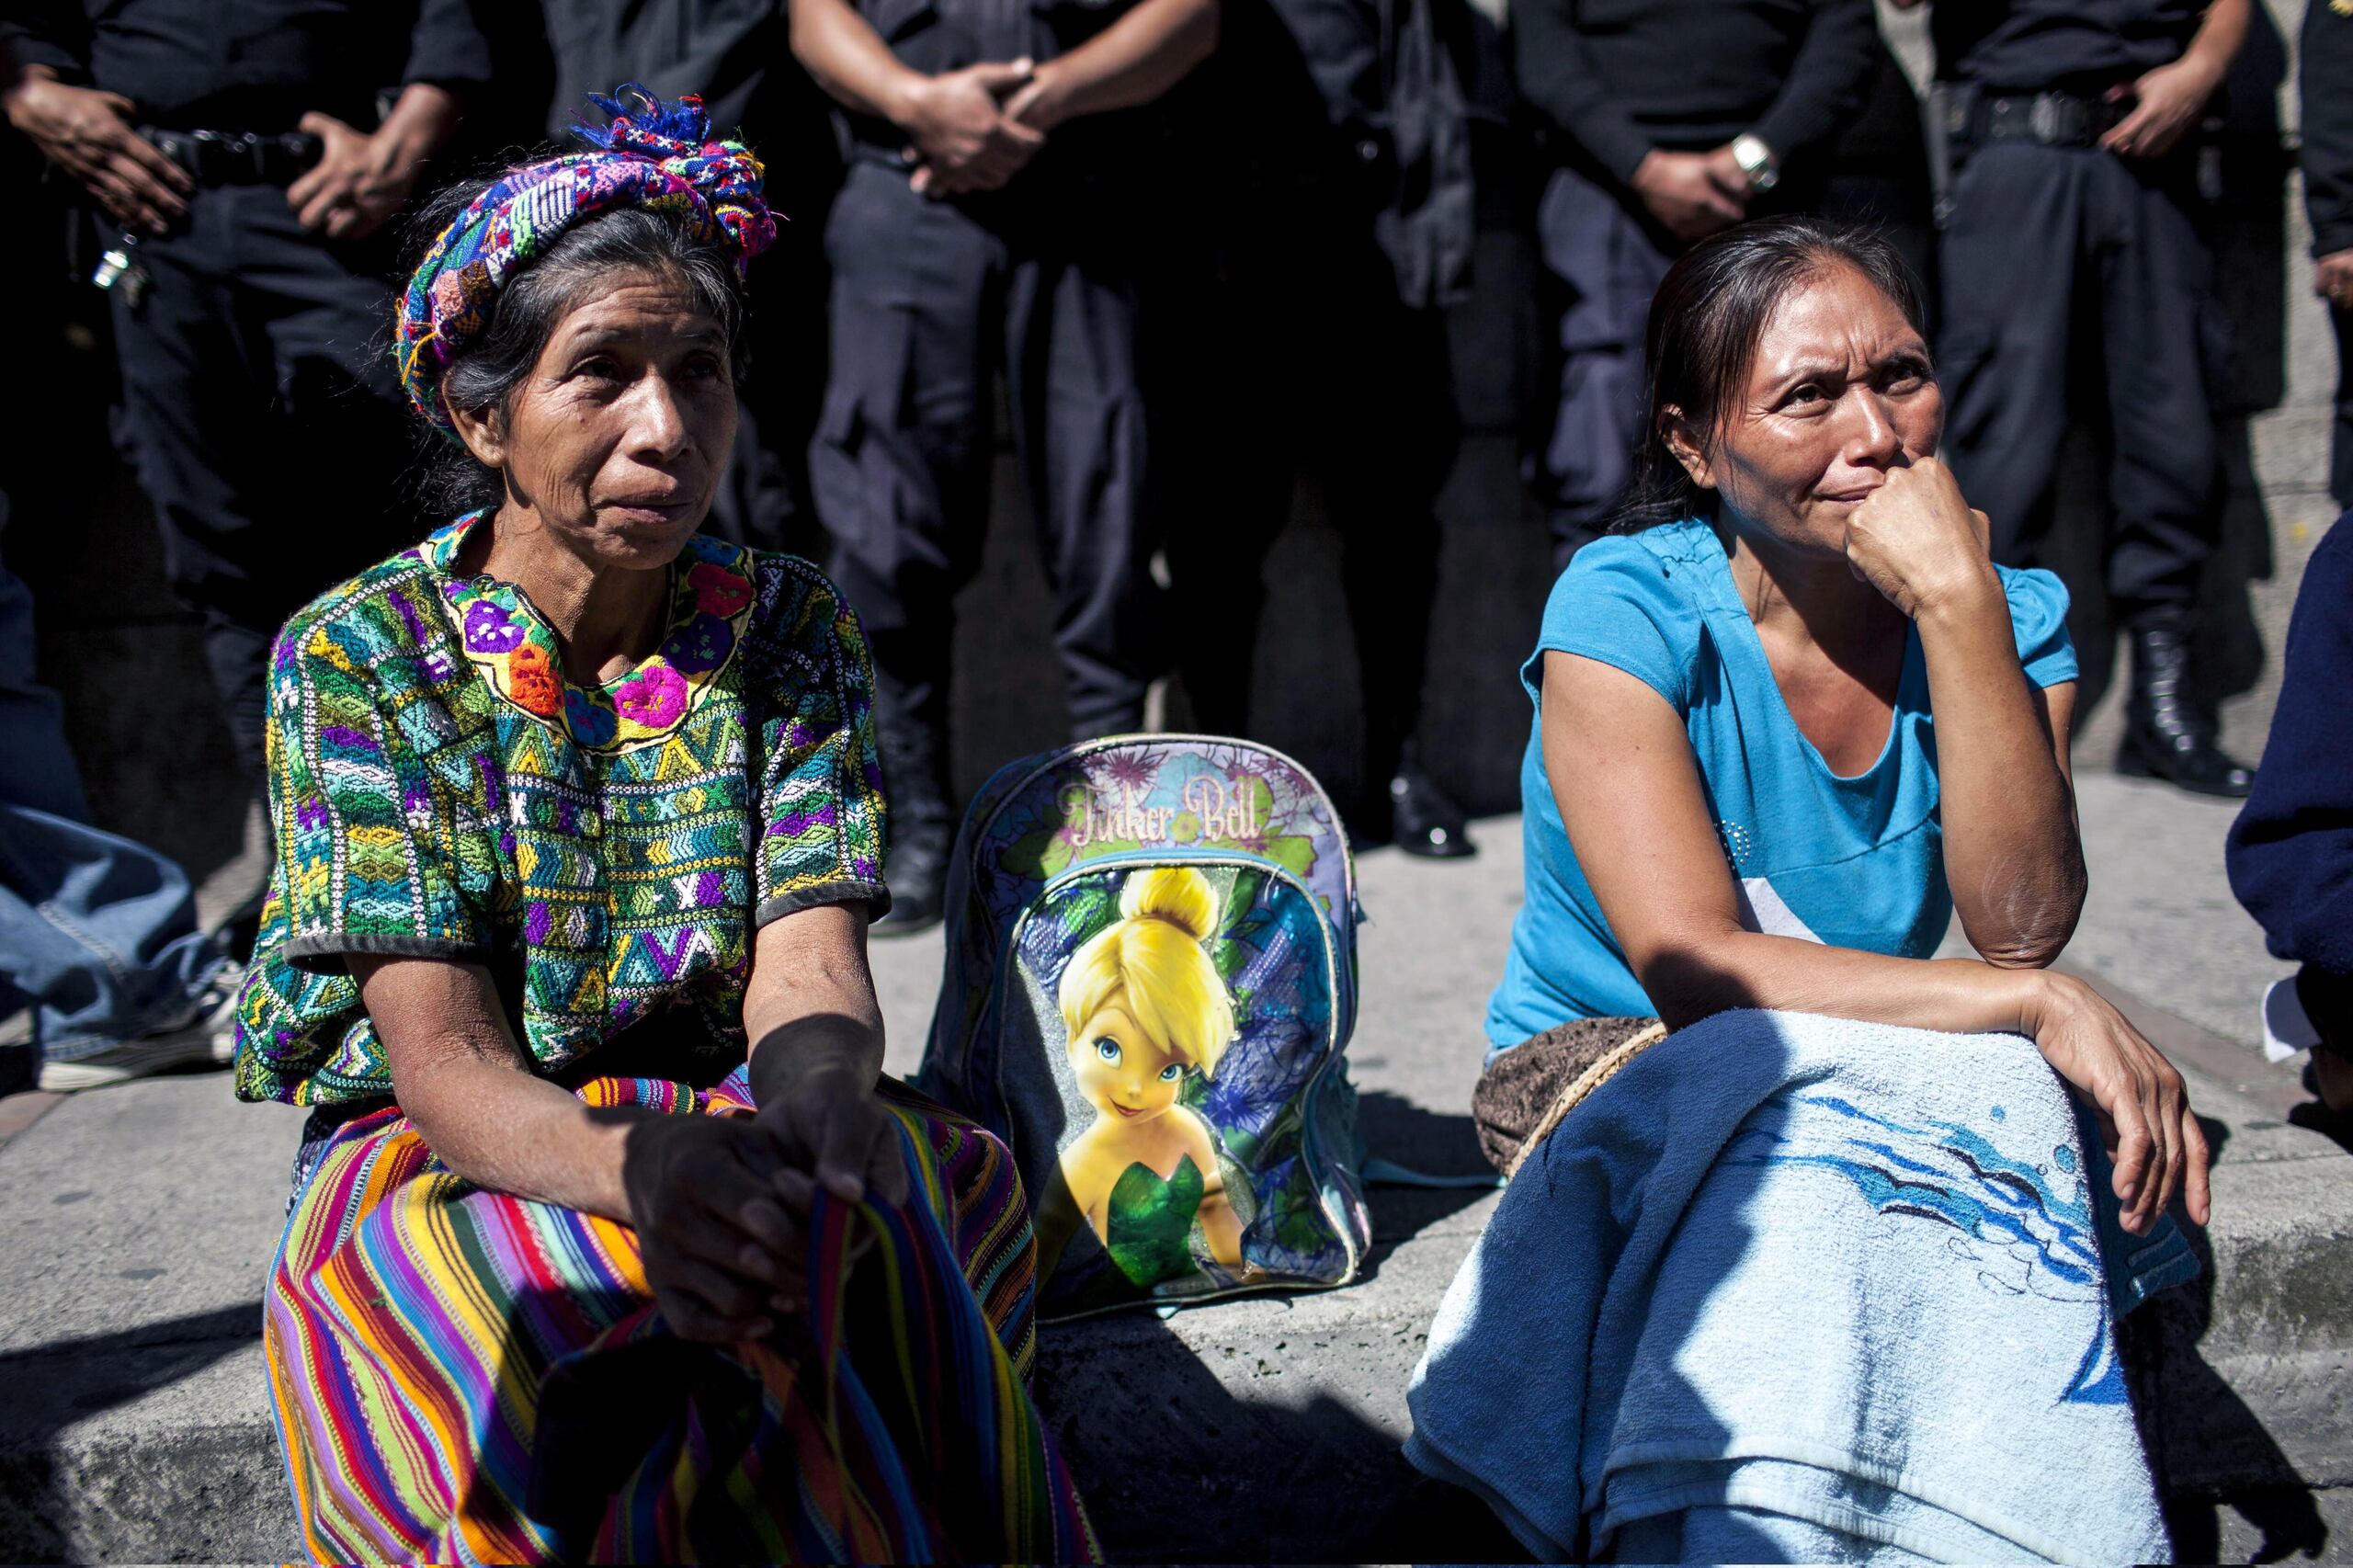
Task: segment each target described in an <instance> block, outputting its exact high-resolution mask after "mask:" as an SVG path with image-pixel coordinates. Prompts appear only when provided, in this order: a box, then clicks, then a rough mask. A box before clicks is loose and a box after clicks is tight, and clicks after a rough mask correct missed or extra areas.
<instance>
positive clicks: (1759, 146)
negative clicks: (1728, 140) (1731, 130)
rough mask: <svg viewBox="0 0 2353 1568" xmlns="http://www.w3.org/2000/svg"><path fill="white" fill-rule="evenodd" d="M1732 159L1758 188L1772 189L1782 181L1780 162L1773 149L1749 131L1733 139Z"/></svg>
mask: <svg viewBox="0 0 2353 1568" xmlns="http://www.w3.org/2000/svg"><path fill="white" fill-rule="evenodd" d="M1732 161H1733V163H1735V164H1738V165H1740V172H1741V173H1742V174H1745V175H1746V176H1748V183H1749V184H1750V185H1751V186H1752V187H1755V188H1756V189H1757V190H1770V189H1772V188H1773V187H1775V186H1777V185H1779V184H1780V183H1781V167H1780V162H1779V159H1777V158H1775V157H1774V156H1773V149H1772V148H1770V147H1768V146H1767V145H1765V143H1764V142H1761V141H1759V140H1757V138H1756V136H1754V135H1752V134H1750V133H1749V132H1748V131H1742V132H1741V133H1740V134H1739V135H1737V136H1735V137H1733V139H1732Z"/></svg>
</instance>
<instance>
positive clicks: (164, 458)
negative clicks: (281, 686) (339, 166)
mask: <svg viewBox="0 0 2353 1568" xmlns="http://www.w3.org/2000/svg"><path fill="white" fill-rule="evenodd" d="M138 256H139V258H140V262H141V264H142V266H143V267H145V268H146V269H147V272H148V274H149V278H148V282H147V286H146V288H145V290H143V292H142V294H141V296H140V299H139V301H138V302H137V303H136V304H134V303H132V302H131V291H130V290H127V289H125V288H123V287H121V286H119V285H118V286H117V287H116V289H115V290H114V331H115V343H116V352H117V355H118V358H119V362H120V367H121V372H122V406H121V410H120V414H119V417H118V421H117V425H116V437H117V440H118V442H119V445H120V447H121V449H122V450H123V454H124V456H125V457H126V458H127V459H128V460H130V462H131V466H132V469H133V471H134V472H136V473H137V475H138V478H139V483H140V486H141V488H142V489H143V490H144V491H145V492H146V494H147V498H148V500H149V502H150V503H151V504H152V505H153V507H154V511H155V518H156V522H157V524H158V525H159V526H160V528H161V529H162V531H163V538H164V561H165V574H166V575H167V577H168V578H169V580H170V583H171V585H172V588H173V590H174V592H175V593H176V594H177V595H178V597H180V598H181V599H182V600H183V601H185V602H186V603H187V604H188V605H189V606H190V607H191V608H194V609H196V610H197V611H198V612H199V614H200V615H201V616H202V617H203V618H204V634H205V653H206V657H207V661H208V662H209V664H210V666H211V672H212V678H213V681H214V683H215V684H216V685H217V686H218V687H219V688H220V692H221V697H222V704H223V707H224V709H225V710H226V712H227V716H228V721H229V726H230V733H231V737H232V739H233V741H234V742H235V744H236V748H237V756H238V760H239V762H240V764H241V765H242V766H243V767H244V771H245V773H246V774H247V776H248V777H249V778H251V779H252V780H253V782H254V783H255V784H256V786H258V785H259V783H260V782H261V779H262V778H263V761H262V728H263V717H264V690H263V685H264V680H265V677H266V675H267V658H268V649H269V642H270V640H271V638H272V637H273V636H275V635H276V633H277V631H278V627H279V626H280V625H281V624H282V623H283V622H284V621H285V619H286V618H287V617H288V616H290V615H291V614H292V613H293V612H294V611H295V610H297V609H299V608H301V607H302V606H303V605H304V604H305V603H307V602H308V601H309V600H311V599H312V598H313V597H316V596H317V595H318V594H320V593H321V592H323V591H324V590H325V589H327V588H329V587H332V586H333V585H335V584H336V583H338V582H341V581H342V580H344V579H345V578H347V577H348V576H351V575H352V574H355V573H357V572H358V571H360V570H362V569H364V568H366V567H368V566H369V565H372V564H373V563H374V562H378V561H380V560H382V559H383V558H384V557H386V556H388V555H391V554H392V553H393V552H394V551H397V550H399V549H400V548H401V547H402V546H404V545H405V544H411V543H414V542H415V540H417V539H419V538H420V537H422V536H423V534H424V533H425V532H426V520H425V519H424V518H423V517H422V516H421V515H420V514H419V512H418V511H417V509H416V507H415V504H414V501H413V499H412V497H413V494H414V492H413V491H412V490H411V489H410V487H409V485H408V484H407V483H404V482H405V481H406V479H407V477H408V474H409V471H410V470H411V469H412V468H413V467H414V465H415V461H416V459H417V456H418V453H419V442H420V439H421V437H420V436H419V434H418V429H419V426H417V424H416V422H415V421H414V420H412V418H411V417H410V416H409V414H408V410H407V405H406V403H404V401H403V400H402V397H401V392H400V385H399V381H398V379H397V378H396V377H395V375H394V374H393V372H392V361H391V358H390V356H389V354H388V352H387V351H386V347H385V345H386V344H387V342H388V341H389V337H390V333H391V327H392V291H391V290H390V288H389V286H388V285H387V284H386V283H385V282H384V281H383V279H382V278H381V276H380V275H378V274H376V273H374V272H372V271H370V270H369V269H368V268H367V266H366V263H367V262H369V261H371V260H375V259H378V258H379V257H380V256H381V251H380V250H379V249H378V248H377V247H376V246H375V245H372V244H371V245H369V246H366V247H340V246H336V245H333V244H328V243H327V242H325V241H324V240H322V239H320V238H319V237H318V236H316V235H314V234H312V233H309V232H307V231H306V230H304V229H303V228H302V227H301V224H299V223H297V222H295V221H294V214H293V212H292V210H290V209H289V208H288V206H287V205H286V193H285V191H284V190H282V189H280V188H278V187H274V186H267V185H243V186H218V187H205V188H203V189H201V190H199V191H198V192H197V193H196V195H195V197H194V198H193V199H191V200H190V202H189V204H188V220H187V222H186V223H185V225H184V226H183V227H182V229H181V230H180V231H179V232H177V233H172V234H169V235H166V236H163V237H160V238H158V237H152V236H151V237H148V238H144V239H142V240H141V242H140V244H139V246H138Z"/></svg>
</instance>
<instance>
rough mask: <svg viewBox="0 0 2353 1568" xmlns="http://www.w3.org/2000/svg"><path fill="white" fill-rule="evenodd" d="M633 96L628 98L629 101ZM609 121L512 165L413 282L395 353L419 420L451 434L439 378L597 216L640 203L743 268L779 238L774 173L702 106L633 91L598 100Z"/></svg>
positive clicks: (691, 99) (445, 235)
mask: <svg viewBox="0 0 2353 1568" xmlns="http://www.w3.org/2000/svg"><path fill="white" fill-rule="evenodd" d="M623 94H627V95H630V98H631V100H634V101H626V100H624V99H623V97H621V95H623ZM590 101H592V102H593V103H595V104H596V105H597V107H598V108H601V109H603V110H604V111H605V113H606V115H607V116H608V122H607V123H606V124H604V125H602V126H593V127H592V126H585V125H584V126H579V127H577V128H575V130H574V134H575V135H577V136H579V137H580V138H581V139H582V140H583V141H585V142H588V143H589V146H590V150H589V151H587V152H585V153H574V154H573V155H571V156H568V157H561V158H546V159H542V160H541V161H540V162H539V163H536V164H526V165H522V166H521V167H519V168H514V169H509V170H508V171H507V172H506V174H505V175H504V176H501V177H500V178H499V180H498V181H497V183H496V184H494V185H493V186H492V187H490V188H489V189H488V190H485V191H483V193H482V195H481V196H479V197H477V198H475V199H474V200H473V202H472V204H471V205H470V206H468V207H467V209H466V210H464V211H463V212H461V213H460V214H459V215H458V217H457V220H456V221H455V222H452V223H451V224H450V225H449V227H448V228H447V229H444V230H443V231H442V232H441V234H440V237H439V238H438V239H436V240H435V241H434V242H433V248H432V249H431V250H429V251H427V252H426V255H425V260H424V261H423V262H422V263H420V264H419V265H418V267H417V269H416V273H415V276H414V277H412V278H410V279H409V282H408V294H407V296H406V297H405V298H404V299H403V300H402V301H401V315H400V336H399V340H398V341H397V342H396V343H394V344H393V346H392V356H393V358H394V360H395V361H396V362H397V363H398V365H399V367H400V372H401V385H402V386H403V388H404V389H405V390H406V391H407V392H408V398H409V401H410V402H411V403H415V405H416V410H417V412H418V413H419V414H422V415H425V417H426V418H427V419H429V420H431V421H432V422H433V423H434V424H436V425H438V426H440V427H441V428H442V429H443V430H449V429H450V428H452V426H451V422H450V418H449V409H448V407H447V406H445V405H444V404H443V403H442V401H441V376H442V373H443V372H444V371H446V370H447V369H449V365H450V363H451V362H452V361H454V360H455V359H456V358H458V356H460V354H463V353H464V352H465V351H466V347H467V346H468V345H469V344H471V343H472V341H473V340H474V338H475V337H476V336H478V335H480V334H481V332H482V330H483V327H485V326H487V325H488V324H490V317H491V312H492V311H493V309H494V307H495V306H496V304H497V301H498V291H499V290H501V289H503V288H505V287H506V283H507V280H508V279H509V278H513V277H514V276H515V274H516V273H517V271H519V270H520V269H521V268H523V267H526V266H528V265H529V264H530V262H531V261H532V260H533V258H535V257H537V256H543V255H545V254H546V252H547V250H548V248H549V247H550V246H551V245H553V244H555V243H556V241H557V240H558V239H559V238H560V237H562V235H563V232H564V231H565V230H566V229H568V228H570V227H571V226H572V225H573V224H574V223H576V222H579V221H580V220H581V219H583V218H586V217H588V216H590V215H591V214H594V213H597V212H604V211H608V210H612V209H614V208H617V207H642V208H645V209H647V210H650V211H654V212H661V213H665V214H668V215H670V216H672V217H674V218H675V219H676V221H677V222H679V223H680V224H682V225H684V226H685V228H686V230H687V232H688V233H690V234H692V235H693V236H694V237H695V238H697V239H699V240H708V241H710V242H712V243H714V244H718V245H720V246H721V247H722V248H723V249H725V250H727V251H730V252H732V253H733V256H734V257H735V265H736V267H737V268H738V269H739V270H740V269H741V268H743V267H745V266H746V265H747V264H748V263H749V262H750V261H751V259H752V258H753V257H754V256H757V255H759V254H760V252H762V251H764V250H766V249H767V247H768V245H769V244H770V243H771V242H773V241H774V240H775V239H776V219H775V218H774V217H773V216H771V215H770V213H769V212H768V210H767V203H765V202H763V201H762V200H761V199H760V181H761V176H763V174H764V173H765V172H766V171H765V170H764V169H763V168H762V166H761V164H760V161H759V159H757V158H756V157H754V156H753V155H752V153H751V149H749V148H747V147H745V145H744V144H743V143H742V142H712V141H710V140H708V137H709V136H710V117H709V116H708V115H706V114H705V113H704V112H703V107H702V99H700V98H699V97H695V96H693V95H692V94H688V96H686V97H681V98H680V99H678V100H677V101H676V103H674V104H669V105H666V106H665V104H664V103H663V102H662V100H661V99H659V98H657V97H654V95H653V94H651V93H649V92H647V91H645V89H644V88H642V87H640V86H637V85H635V84H633V83H632V84H630V85H625V86H622V87H620V88H618V89H616V91H615V94H614V96H613V97H604V96H602V95H592V96H591V100H590Z"/></svg>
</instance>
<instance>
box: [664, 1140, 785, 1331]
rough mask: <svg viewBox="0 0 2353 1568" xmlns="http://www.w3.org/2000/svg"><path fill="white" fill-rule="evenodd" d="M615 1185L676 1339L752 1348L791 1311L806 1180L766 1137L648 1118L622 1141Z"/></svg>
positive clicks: (779, 1147) (782, 1152) (777, 1144)
mask: <svg viewBox="0 0 2353 1568" xmlns="http://www.w3.org/2000/svg"><path fill="white" fill-rule="evenodd" d="M622 1182H623V1185H624V1186H625V1187H626V1189H627V1191H628V1194H629V1203H630V1213H631V1218H632V1219H633V1220H634V1221H635V1223H636V1225H637V1233H638V1241H639V1245H640V1247H641V1249H642V1256H643V1257H644V1260H645V1278H646V1282H647V1283H648V1284H649V1285H651V1286H652V1287H653V1290H654V1301H655V1303H656V1304H657V1305H659V1306H660V1307H661V1309H662V1315H663V1317H664V1318H665V1320H666V1321H667V1322H668V1323H669V1324H670V1327H671V1328H672V1330H673V1331H675V1332H676V1334H677V1335H679V1337H681V1338H684V1339H694V1340H701V1341H704V1342H706V1343H709V1344H714V1345H732V1344H734V1343H737V1342H739V1341H742V1340H746V1339H761V1338H765V1337H767V1335H769V1334H770V1333H772V1332H774V1330H775V1328H776V1326H777V1324H778V1322H779V1320H780V1319H781V1318H782V1317H784V1316H785V1315H787V1314H790V1313H792V1312H799V1311H801V1308H802V1306H803V1304H804V1303H805V1301H806V1299H807V1296H808V1284H807V1281H806V1279H805V1278H804V1277H803V1273H802V1270H803V1267H804V1262H805V1259H806V1257H807V1256H808V1239H807V1231H806V1229H805V1227H804V1225H803V1224H802V1222H801V1216H805V1215H806V1214H807V1212H808V1209H809V1196H810V1188H809V1178H808V1177H807V1176H804V1175H802V1174H801V1173H800V1172H798V1171H795V1170H793V1169H791V1168H790V1163H789V1162H788V1161H787V1159H786V1157H785V1153H784V1150H783V1149H782V1148H781V1146H780V1145H779V1142H778V1140H777V1138H776V1136H775V1135H774V1134H773V1133H772V1132H771V1131H768V1130H767V1129H766V1128H763V1127H761V1126H760V1125H758V1123H757V1122H756V1121H755V1120H753V1119H748V1118H742V1117H701V1116H698V1117H663V1118H659V1119H649V1120H647V1121H645V1122H643V1123H642V1124H640V1126H639V1127H638V1128H636V1129H634V1130H632V1131H631V1138H630V1147H629V1153H628V1157H627V1159H626V1161H625V1162H624V1167H623V1172H622ZM796 1194H797V1197H796Z"/></svg>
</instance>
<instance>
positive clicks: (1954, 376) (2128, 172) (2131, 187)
mask: <svg viewBox="0 0 2353 1568" xmlns="http://www.w3.org/2000/svg"><path fill="white" fill-rule="evenodd" d="M2192 164H2193V160H2192V159H2191V158H2189V157H2185V156H2181V155H2178V154H2177V155H2176V156H2174V157H2172V158H2168V159H2166V160H2165V161H2163V162H2162V163H2158V164H2154V165H2151V164H2145V163H2136V162H2131V161H2128V160H2126V159H2122V158H2119V157H2117V156H2115V155H2114V154H2112V153H2104V152H2100V151H2098V150H2097V149H2092V148H2072V147H2045V146H2040V145H2038V144H2036V143H2033V142H2009V141H2005V142H1990V143H1987V144H1985V145H1984V146H1981V147H1978V148H1976V149H1975V150H1974V151H1972V152H1971V153H1969V154H1968V158H1967V161H1966V163H1964V164H1963V165H1962V166H1961V171H1960V173H1959V175H1958V176H1957V177H1956V178H1955V180H1954V183H1953V190H1952V211H1951V216H1950V219H1949V222H1948V224H1947V226H1946V229H1945V233H1944V240H1943V250H1942V266H1941V267H1940V269H1939V272H1940V276H1941V278H1942V279H1943V287H1944V321H1943V328H1942V336H1943V342H1942V344H1941V346H1940V353H1939V356H1938V359H1939V364H1938V379H1939V380H1940V381H1942V383H1943V386H1944V392H1945V399H1946V423H1945V450H1946V453H1947V455H1948V456H1949V459H1950V460H1951V462H1952V464H1953V469H1954V472H1955V474H1956V476H1957V477H1958V478H1959V479H1960V481H1961V488H1962V490H1963V491H1964V492H1966V493H1967V494H1968V496H1969V499H1970V502H1971V503H1972V505H1973V506H1977V507H1978V508H1979V509H1980V510H1982V511H1984V513H1985V515H1986V516H1987V517H1989V518H1991V519H1992V522H1993V546H1994V558H1995V560H1997V561H1999V562H2003V563H2004V564H2005V565H2017V566H2023V565H2030V564H2032V563H2033V562H2034V560H2035V556H2036V552H2037V547H2038V545H2039V544H2040V541H2041V540H2043V539H2044V538H2045V537H2046V536H2047V535H2048V533H2049V530H2050V528H2051V520H2052V501H2053V494H2052V493H2053V490H2054V488H2055V482H2056V480H2057V477H2058V471H2059V460H2060V452H2061V447H2062V444H2063V441H2064V439H2065V437H2066V435H2067V430H2068V426H2069V425H2070V423H2071V420H2072V418H2073V416H2074V415H2075V414H2076V413H2078V412H2079V411H2082V410H2084V409H2086V408H2088V409H2091V410H2096V411H2097V413H2098V414H2099V415H2102V416H2104V423H2105V425H2106V427H2107V436H2108V438H2109V443H2110V458H2109V486H2108V499H2109V519H2110V520H2109V538H2108V592H2109V597H2110V599H2111V600H2112V601H2113V602H2114V603H2115V605H2116V608H2117V611H2118V614H2119V618H2120V619H2122V620H2124V621H2126V622H2128V623H2129V622H2130V621H2131V619H2132V618H2133V617H2134V616H2136V615H2138V614H2141V613H2143V612H2146V611H2149V610H2154V609H2161V608H2174V607H2180V606H2186V605H2188V604H2189V603H2190V602H2191V601H2192V599H2193V598H2194V597H2196V594H2197V591H2198V578H2199V574H2200V570H2201V569H2202V568H2203V566H2204V565H2205V562H2206V560H2207V558H2208V557H2209V556H2211V554H2212V553H2213V550H2214V544H2215V540H2216V537H2217V534H2218V531H2219V529H2220V528H2221V522H2222V508H2221V489H2222V484H2221V481H2222V460H2221V450H2220V442H2219V438H2218V437H2217V434H2216V431H2215V415H2214V407H2215V403H2214V393H2215V392H2216V390H2217V389H2216V377H2217V374H2218V371H2219V369H2220V355H2221V353H2222V326H2221V317H2220V307H2219V303H2218V301H2216V299H2215V297H2214V283H2213V273H2214V263H2213V256H2212V254H2211V251H2210V250H2209V249H2208V247H2207V243H2206V238H2205V235H2204V234H2203V233H2202V232H2201V229H2200V213H2199V206H2200V198H2199V197H2198V195H2197V190H2196V186H2195V175H2194V170H2193V168H2192V166H2191V165H2192Z"/></svg>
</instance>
